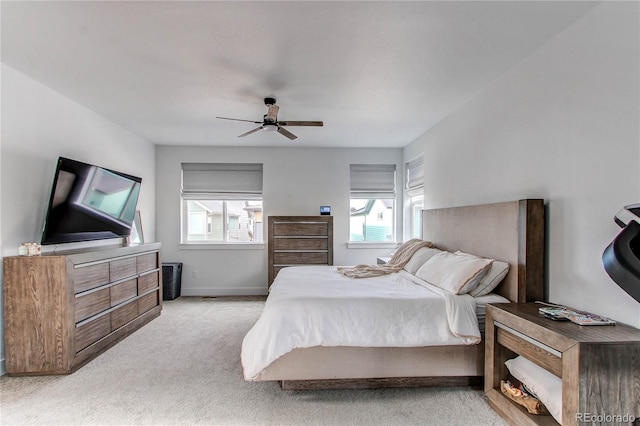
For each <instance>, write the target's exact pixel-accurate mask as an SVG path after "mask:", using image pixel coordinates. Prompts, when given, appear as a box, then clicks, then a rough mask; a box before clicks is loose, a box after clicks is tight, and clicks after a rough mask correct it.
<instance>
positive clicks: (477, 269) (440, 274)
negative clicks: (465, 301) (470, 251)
mask: <svg viewBox="0 0 640 426" xmlns="http://www.w3.org/2000/svg"><path fill="white" fill-rule="evenodd" d="M492 263H493V259H482V258H479V257H475V256H461V255H457V254H454V253H450V252H448V251H443V252H440V253H438V254H436V255H434V256H433V257H431V259H429V260H427V262H426V263H425V264H424V265H422V266H421V267H420V269H418V271H417V272H416V274H415V275H416V277H418V278H420V279H422V280H424V281H426V282H428V283H429V284H433V285H435V286H437V287H440V288H441V289H443V290H446V291H448V292H450V293H453V294H466V293H468V292H469V291H471V290H472V289H473V288H474V287H475V286H476V285H478V283H479V282H480V280H481V279H482V278H483V277H484V275H485V274H486V273H487V271H488V270H489V268H490V267H491V264H492Z"/></svg>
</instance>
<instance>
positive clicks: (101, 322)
mask: <svg viewBox="0 0 640 426" xmlns="http://www.w3.org/2000/svg"><path fill="white" fill-rule="evenodd" d="M110 332H111V316H110V314H107V315H103V316H101V317H99V318H96V319H95V320H93V321H89V322H88V323H86V324H83V325H81V326H80V327H76V339H75V350H76V352H80V351H81V350H83V349H84V348H86V347H87V346H89V345H91V344H92V343H94V342H96V341H97V340H100V339H102V338H103V337H104V336H106V335H107V334H109V333H110Z"/></svg>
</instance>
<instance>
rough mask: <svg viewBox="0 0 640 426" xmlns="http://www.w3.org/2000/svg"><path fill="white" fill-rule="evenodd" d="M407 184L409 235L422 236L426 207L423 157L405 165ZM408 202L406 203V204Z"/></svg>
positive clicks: (412, 236) (413, 236)
mask: <svg viewBox="0 0 640 426" xmlns="http://www.w3.org/2000/svg"><path fill="white" fill-rule="evenodd" d="M405 169H406V171H407V184H406V187H405V190H406V194H407V198H408V200H409V202H408V206H409V212H408V215H405V217H407V216H408V219H409V235H410V236H411V238H421V237H422V209H424V159H423V158H422V157H419V158H416V159H414V160H411V161H409V162H408V163H407V164H406V165H405ZM406 205H407V204H405V206H406Z"/></svg>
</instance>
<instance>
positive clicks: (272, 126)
mask: <svg viewBox="0 0 640 426" xmlns="http://www.w3.org/2000/svg"><path fill="white" fill-rule="evenodd" d="M262 130H265V131H267V132H275V131H276V130H278V125H277V124H275V123H273V124H272V123H265V124H264V125H262Z"/></svg>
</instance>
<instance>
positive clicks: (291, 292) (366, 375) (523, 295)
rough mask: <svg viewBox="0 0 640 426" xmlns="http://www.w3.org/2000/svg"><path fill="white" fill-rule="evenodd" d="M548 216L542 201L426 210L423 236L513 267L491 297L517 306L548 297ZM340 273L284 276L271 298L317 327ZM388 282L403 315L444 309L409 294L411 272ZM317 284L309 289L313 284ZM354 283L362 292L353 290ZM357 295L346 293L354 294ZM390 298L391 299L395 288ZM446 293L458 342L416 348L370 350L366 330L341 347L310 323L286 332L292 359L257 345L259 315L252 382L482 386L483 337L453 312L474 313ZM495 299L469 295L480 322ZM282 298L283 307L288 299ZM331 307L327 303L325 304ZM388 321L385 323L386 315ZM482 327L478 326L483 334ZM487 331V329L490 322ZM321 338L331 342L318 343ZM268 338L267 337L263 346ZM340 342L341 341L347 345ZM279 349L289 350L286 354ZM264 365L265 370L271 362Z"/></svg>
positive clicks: (248, 354) (343, 308) (247, 360)
mask: <svg viewBox="0 0 640 426" xmlns="http://www.w3.org/2000/svg"><path fill="white" fill-rule="evenodd" d="M544 217H545V213H544V202H543V200H539V199H526V200H517V201H512V202H504V203H494V204H484V205H475V206H464V207H452V208H443V209H431V210H424V211H423V214H422V220H423V234H422V239H423V240H425V241H431V242H433V243H434V244H435V246H436V247H437V248H438V249H440V250H444V251H447V252H451V253H453V252H456V251H460V252H464V253H469V254H473V255H475V256H479V257H482V258H489V259H499V260H501V261H503V262H506V263H508V264H509V270H508V273H507V275H506V276H505V277H504V279H503V280H502V281H501V284H500V285H499V286H498V287H497V288H496V289H495V290H493V291H492V294H496V295H498V296H495V297H496V298H500V297H502V298H506V299H508V300H509V301H512V302H527V301H534V300H543V298H544V229H545V226H544V222H545V219H544ZM314 268H316V269H314ZM317 268H324V269H317ZM289 269H291V270H289ZM296 269H298V271H296ZM334 269H335V268H334V267H329V266H323V267H308V268H307V267H301V268H286V269H283V270H282V271H281V272H280V274H279V275H278V277H277V278H276V282H275V283H274V287H272V289H273V290H272V294H270V296H269V298H272V297H273V298H274V299H273V300H276V299H277V301H278V302H281V303H280V305H281V307H280V310H281V311H287V313H286V315H289V314H290V313H296V314H297V315H303V314H304V312H305V311H306V312H308V319H305V318H301V317H298V318H297V319H296V322H297V323H298V324H301V323H302V324H305V322H309V323H313V321H314V319H313V312H312V311H311V310H310V309H308V310H307V307H306V306H307V305H305V303H307V302H308V301H310V300H314V299H318V298H322V297H323V294H324V289H327V291H329V289H330V288H331V287H334V286H335V287H336V288H340V287H339V286H340V285H343V284H341V283H340V282H339V280H340V279H344V277H342V278H335V277H340V274H337V273H336V271H335V270H334ZM331 274H333V275H331ZM281 275H282V277H281ZM296 279H297V280H299V282H300V283H307V284H308V285H306V288H305V286H302V285H301V286H300V287H296V286H295V285H292V282H295V280H296ZM349 279H351V280H354V281H353V282H354V283H356V282H357V286H361V285H365V284H362V283H364V282H366V280H369V278H361V279H354V278H349ZM312 280H313V282H312ZM335 280H338V281H335ZM371 280H373V279H371ZM384 280H387V281H388V280H392V281H393V282H394V287H392V288H393V289H394V290H393V293H397V298H398V299H401V300H400V302H402V303H404V305H402V306H401V309H404V310H407V311H410V310H412V309H422V310H424V309H428V310H429V311H431V310H434V312H440V311H436V310H435V309H436V308H435V307H432V306H429V307H425V306H422V305H420V306H419V305H418V303H423V301H422V300H418V299H421V296H420V295H421V294H423V293H424V292H425V290H424V289H423V288H419V289H418V290H417V294H418V296H414V295H415V294H416V293H415V292H416V290H410V291H409V290H406V289H409V288H410V287H411V283H410V282H409V281H411V280H412V278H411V274H408V273H407V272H406V271H404V270H403V271H400V272H398V273H394V274H390V275H387V276H385V277H384V278H382V281H384ZM278 281H282V284H281V285H280V284H279V282H278ZM418 281H419V280H418ZM310 282H311V284H309V283H310ZM371 283H372V284H371V286H370V287H371V288H373V289H375V288H376V287H377V286H378V285H381V286H382V285H383V283H380V282H379V281H371ZM418 284H419V283H418ZM323 285H324V286H325V287H323ZM354 287H356V285H355V284H354ZM342 288H346V287H342ZM387 288H389V287H387ZM380 289H381V290H380V292H381V293H385V291H386V290H384V289H383V287H380ZM405 290H406V291H405ZM350 291H351V290H348V291H346V293H348V292H350ZM353 291H354V292H355V291H356V290H355V289H354V290H353ZM372 291H375V290H372ZM429 291H431V292H433V289H429ZM386 292H387V293H388V291H386ZM439 292H440V291H439V290H437V291H436V293H439ZM276 293H277V294H276ZM444 293H446V292H444ZM345 297H348V296H345ZM384 297H386V295H385V296H384ZM392 297H396V296H392ZM441 297H443V298H444V300H446V311H442V312H440V315H446V316H447V317H448V320H449V321H450V322H449V324H450V327H449V328H451V329H452V330H453V336H448V337H446V338H445V340H444V341H445V342H446V343H445V344H434V343H429V344H428V345H413V343H411V342H408V343H406V341H404V340H403V341H402V343H399V344H398V345H385V346H375V345H373V346H372V345H371V344H370V343H369V342H370V340H367V339H369V338H370V337H371V336H369V334H368V332H367V333H364V334H366V336H365V337H363V336H360V337H359V338H361V339H364V340H358V339H356V340H355V341H356V342H364V343H357V344H355V345H349V346H342V345H340V344H339V343H332V342H331V339H329V341H327V340H326V338H325V340H314V339H315V336H314V335H313V332H312V331H309V332H308V333H306V331H305V330H311V328H309V327H307V326H306V325H303V326H300V327H298V328H297V329H296V330H291V331H285V332H284V333H283V334H284V335H285V337H286V338H287V339H288V340H291V342H290V344H291V348H290V349H285V350H284V353H279V352H277V351H276V352H275V353H274V351H273V348H271V347H269V345H270V343H264V345H265V346H264V347H258V349H256V347H255V340H256V336H258V337H260V338H261V337H263V335H264V334H265V333H268V332H269V331H268V327H267V328H263V330H257V332H256V330H254V329H256V328H258V327H259V323H260V322H261V321H262V320H263V318H261V319H260V320H259V321H258V323H256V325H255V326H254V329H252V330H251V331H250V332H249V333H248V334H247V336H246V337H245V341H244V342H243V353H242V362H243V368H244V371H245V379H247V380H251V381H278V382H280V384H281V386H282V388H283V389H319V388H365V387H388V386H404V387H408V386H430V385H433V386H445V385H480V384H481V383H482V376H483V372H484V344H483V341H482V337H483V336H482V335H481V334H480V335H479V336H476V335H472V334H473V333H470V332H468V331H469V329H468V325H466V323H465V322H464V321H462V320H458V319H456V318H457V317H456V318H454V319H453V320H452V316H451V311H453V312H462V314H461V315H462V318H463V319H464V318H465V315H466V316H468V312H467V314H465V313H464V312H466V311H463V308H464V309H469V308H468V307H465V306H464V305H465V303H466V302H462V305H461V306H460V307H458V306H457V305H451V303H452V302H451V300H453V299H455V300H456V302H455V303H459V302H458V301H457V300H458V299H463V298H451V297H449V298H447V296H446V294H443V295H441ZM492 297H493V296H488V297H483V298H471V297H468V298H467V299H469V298H471V299H473V300H474V302H473V306H474V308H473V309H475V310H476V311H478V313H479V314H480V315H478V319H479V320H480V321H481V320H482V307H483V304H484V303H491V302H492V301H498V300H500V299H492ZM476 299H478V300H477V301H481V300H480V299H483V300H482V302H484V303H476ZM282 300H284V301H283V302H282ZM372 300H374V301H373V302H372V303H374V304H375V303H378V305H376V307H375V309H377V310H378V311H379V312H381V313H382V311H384V310H385V309H386V307H388V306H390V305H391V304H393V303H395V302H393V301H392V300H391V299H388V300H384V301H383V303H381V299H376V298H373V299H372ZM465 300H466V299H465ZM502 300H504V299H502ZM291 301H293V302H291ZM287 303H289V304H287ZM323 303H325V301H324V300H323ZM326 303H327V305H326V306H327V310H330V309H334V312H335V313H336V315H337V314H339V313H341V312H348V313H349V315H352V316H353V315H358V314H355V312H359V311H358V309H359V308H353V306H354V305H353V303H351V301H347V302H345V301H341V300H332V301H328V300H327V301H326ZM367 303H369V302H367ZM424 303H427V302H424ZM428 303H430V302H428ZM267 304H268V305H270V306H269V310H268V309H267V306H265V313H267V311H269V313H270V312H272V305H276V303H275V302H274V303H270V301H269V299H268V301H267ZM333 304H335V305H333ZM341 304H342V305H341ZM308 306H311V305H308ZM452 306H453V307H452ZM273 309H275V308H273ZM296 311H297V312H296ZM300 311H302V312H300ZM362 312H363V313H362V315H363V317H362V318H366V320H364V321H360V322H362V323H369V322H376V321H377V319H372V318H373V317H367V316H366V315H368V314H367V313H365V311H364V310H363V311H362ZM265 313H263V317H264V316H266V315H265ZM283 315H284V314H283ZM390 315H394V314H393V313H391V314H390ZM395 315H397V314H395ZM380 316H381V317H382V314H381V315H380ZM358 319H359V318H358ZM451 321H453V323H452V322H451ZM451 324H454V325H455V326H452V325H451ZM476 324H477V323H476ZM480 324H481V322H480ZM393 326H394V327H396V328H395V329H393V333H392V334H394V335H395V334H402V333H403V328H404V327H407V330H409V327H410V324H400V325H399V323H398V324H393ZM398 327H400V328H398ZM374 328H375V327H374ZM456 328H460V330H456ZM477 328H478V327H477V325H476V330H477ZM480 328H481V329H482V330H483V327H482V326H480ZM265 330H267V331H265ZM300 330H302V331H300ZM334 332H335V334H336V337H337V335H339V334H341V333H344V331H343V330H342V328H338V327H335V330H334ZM419 333H420V332H419V331H415V332H414V331H407V333H405V334H407V335H408V336H413V335H415V334H419ZM456 339H457V340H456ZM263 340H264V339H263ZM374 340H375V338H374ZM315 341H322V342H323V343H322V344H314V342H315ZM265 342H267V341H266V340H265ZM336 342H339V339H337V340H336ZM263 352H264V353H266V352H270V353H271V357H272V358H273V359H272V360H271V359H270V360H267V361H264V360H260V361H261V362H263V364H260V362H258V361H256V360H254V356H258V355H260V354H262V353H263ZM280 352H283V351H282V350H280ZM265 362H266V365H264V363H265Z"/></svg>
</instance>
